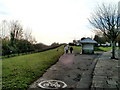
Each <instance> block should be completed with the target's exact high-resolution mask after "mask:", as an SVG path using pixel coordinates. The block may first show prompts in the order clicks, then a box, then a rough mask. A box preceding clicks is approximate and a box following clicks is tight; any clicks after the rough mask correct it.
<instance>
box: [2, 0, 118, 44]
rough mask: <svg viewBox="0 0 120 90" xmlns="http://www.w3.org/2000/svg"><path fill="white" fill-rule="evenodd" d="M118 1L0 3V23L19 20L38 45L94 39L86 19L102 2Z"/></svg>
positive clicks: (25, 0) (19, 0)
mask: <svg viewBox="0 0 120 90" xmlns="http://www.w3.org/2000/svg"><path fill="white" fill-rule="evenodd" d="M118 1H120V0H0V21H1V20H19V21H20V22H21V24H22V25H23V26H24V28H30V29H32V35H33V37H35V39H36V41H37V42H38V43H44V44H47V45H50V44H52V43H53V42H58V43H69V42H72V41H73V40H74V39H75V40H79V39H81V38H82V37H91V38H93V37H94V32H93V30H92V29H91V26H90V24H89V21H88V18H89V17H90V15H91V13H92V12H93V10H94V9H95V7H96V6H97V4H100V3H102V2H105V3H109V2H110V3H117V2H118Z"/></svg>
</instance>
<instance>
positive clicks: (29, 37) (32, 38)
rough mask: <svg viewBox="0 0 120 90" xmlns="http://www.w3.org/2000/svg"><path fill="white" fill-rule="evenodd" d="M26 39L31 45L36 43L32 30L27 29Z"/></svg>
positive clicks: (25, 32)
mask: <svg viewBox="0 0 120 90" xmlns="http://www.w3.org/2000/svg"><path fill="white" fill-rule="evenodd" d="M24 39H25V40H27V41H28V42H30V43H31V44H35V43H36V40H35V38H34V37H33V36H32V30H31V29H30V28H27V29H26V31H24Z"/></svg>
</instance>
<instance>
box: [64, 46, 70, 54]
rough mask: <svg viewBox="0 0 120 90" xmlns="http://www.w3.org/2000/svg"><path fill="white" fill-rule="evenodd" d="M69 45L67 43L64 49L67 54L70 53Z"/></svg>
mask: <svg viewBox="0 0 120 90" xmlns="http://www.w3.org/2000/svg"><path fill="white" fill-rule="evenodd" d="M68 48H69V47H68V45H66V46H65V47H64V50H65V53H66V54H67V53H68Z"/></svg>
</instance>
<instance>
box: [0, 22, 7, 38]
mask: <svg viewBox="0 0 120 90" xmlns="http://www.w3.org/2000/svg"><path fill="white" fill-rule="evenodd" d="M8 36H9V24H8V22H7V21H6V20H2V22H1V23H0V37H1V38H2V39H4V38H6V37H8Z"/></svg>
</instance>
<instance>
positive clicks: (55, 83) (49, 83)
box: [38, 80, 67, 89]
mask: <svg viewBox="0 0 120 90" xmlns="http://www.w3.org/2000/svg"><path fill="white" fill-rule="evenodd" d="M38 86H39V87H41V88H44V89H58V88H65V87H67V84H66V83H65V82H63V81H60V80H45V81H41V82H40V83H39V84H38Z"/></svg>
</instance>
